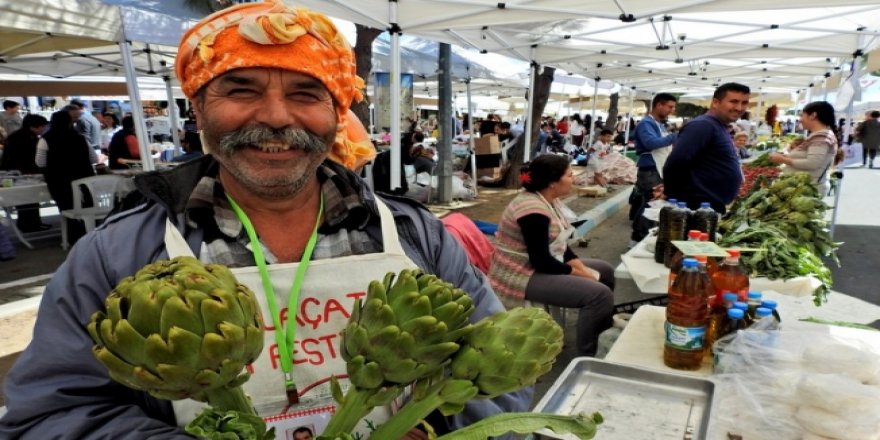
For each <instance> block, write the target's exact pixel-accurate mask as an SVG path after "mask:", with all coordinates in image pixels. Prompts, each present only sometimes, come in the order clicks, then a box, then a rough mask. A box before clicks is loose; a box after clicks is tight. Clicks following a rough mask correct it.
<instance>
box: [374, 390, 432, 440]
mask: <svg viewBox="0 0 880 440" xmlns="http://www.w3.org/2000/svg"><path fill="white" fill-rule="evenodd" d="M440 388H441V387H439V386H437V387H434V392H432V393H429V394H428V395H427V396H425V397H424V398H423V399H422V400H417V401H410V402H409V403H407V404H406V405H404V406H403V408H402V409H401V410H400V411H399V412H398V413H397V414H395V415H394V417H392V418H391V419H389V420H388V421H387V422H385V423H384V424H382V425H380V426H379V428H377V429H376V430H375V431H373V433H372V434H371V435H370V438H382V439H386V438H387V439H393V438H403V437H404V436H405V435H406V433H407V432H409V431H410V430H411V429H413V428H414V427H415V426H416V425H418V424H419V422H420V421H421V420H422V419H424V418H425V417H427V416H428V414H431V411H434V410H435V409H437V408H439V407H440V406H441V405H443V404H444V403H446V401H445V400H443V398H442V397H440Z"/></svg>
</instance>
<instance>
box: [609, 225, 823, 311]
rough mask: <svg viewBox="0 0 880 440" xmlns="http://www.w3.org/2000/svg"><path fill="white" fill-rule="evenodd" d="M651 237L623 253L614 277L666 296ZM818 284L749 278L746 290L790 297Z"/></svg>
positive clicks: (806, 279) (665, 271) (805, 293)
mask: <svg viewBox="0 0 880 440" xmlns="http://www.w3.org/2000/svg"><path fill="white" fill-rule="evenodd" d="M652 240H653V238H652V237H648V238H645V239H644V240H642V241H640V242H639V243H638V244H637V245H635V246H633V248H632V249H630V250H629V251H627V253H625V254H623V255H621V256H620V259H621V260H622V261H623V263H622V264H621V266H622V267H621V266H618V267H617V269H616V270H615V276H617V277H618V278H632V279H633V281H635V283H636V285H637V286H638V287H639V290H641V291H642V293H646V294H657V293H667V287H668V284H669V269H667V268H666V267H665V266H663V265H662V264H660V263H656V262H654V253H653V252H649V251H648V249H650V248H651V247H650V246H648V244H649V243H651V241H652ZM820 284H821V283H820V282H819V280H817V279H815V278H813V277H797V278H792V279H788V280H771V279H769V278H766V277H755V278H750V279H749V289H750V290H754V291H757V292H764V291H768V290H773V291H776V292H779V293H783V294H786V295H791V296H796V297H800V296H810V295H812V294H813V291H814V290H816V288H817V287H819V285H820Z"/></svg>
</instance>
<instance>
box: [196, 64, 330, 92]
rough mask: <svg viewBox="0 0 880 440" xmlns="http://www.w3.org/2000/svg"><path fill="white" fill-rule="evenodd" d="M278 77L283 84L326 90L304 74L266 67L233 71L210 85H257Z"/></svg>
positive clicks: (316, 80)
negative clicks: (230, 83) (229, 83)
mask: <svg viewBox="0 0 880 440" xmlns="http://www.w3.org/2000/svg"><path fill="white" fill-rule="evenodd" d="M277 76H280V77H281V80H282V81H284V82H285V83H291V84H295V85H299V86H309V87H321V88H326V87H325V86H324V83H323V82H321V80H319V79H318V78H315V77H314V76H311V75H306V74H304V73H300V72H296V71H293V70H287V69H275V68H268V67H246V68H241V69H234V70H230V71H228V72H224V73H222V74H221V75H218V76H217V77H216V78H214V79H213V80H212V83H215V84H222V83H228V82H232V83H259V82H264V81H267V80H269V78H272V77H277Z"/></svg>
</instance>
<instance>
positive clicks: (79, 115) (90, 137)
mask: <svg viewBox="0 0 880 440" xmlns="http://www.w3.org/2000/svg"><path fill="white" fill-rule="evenodd" d="M70 107H73V108H72V109H68V110H69V111H70V116H71V117H72V118H73V124H74V126H75V128H76V131H78V132H80V133H81V134H82V135H83V137H85V138H86V143H88V144H89V146H90V147H92V149H94V150H96V151H101V123H100V122H99V121H98V120H97V119H95V117H94V116H92V114H91V113H89V112H88V111H86V105H85V104H84V103H83V102H82V101H80V100H78V99H74V100H72V101H70Z"/></svg>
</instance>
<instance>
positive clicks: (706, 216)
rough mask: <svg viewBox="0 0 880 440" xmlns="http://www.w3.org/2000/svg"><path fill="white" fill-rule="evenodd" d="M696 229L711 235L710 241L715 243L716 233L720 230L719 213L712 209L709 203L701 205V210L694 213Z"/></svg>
mask: <svg viewBox="0 0 880 440" xmlns="http://www.w3.org/2000/svg"><path fill="white" fill-rule="evenodd" d="M693 218H694V221H693V225H694V227H693V228H694V229H698V230H700V231H702V232H705V233H707V234H709V241H715V231H716V230H717V229H718V213H716V212H715V210H714V209H712V205H710V204H709V203H708V202H703V203H700V208H699V209H697V210H696V211H694V216H693Z"/></svg>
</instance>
